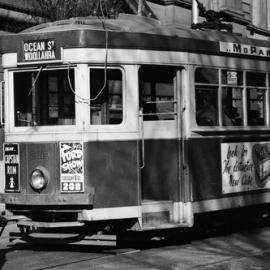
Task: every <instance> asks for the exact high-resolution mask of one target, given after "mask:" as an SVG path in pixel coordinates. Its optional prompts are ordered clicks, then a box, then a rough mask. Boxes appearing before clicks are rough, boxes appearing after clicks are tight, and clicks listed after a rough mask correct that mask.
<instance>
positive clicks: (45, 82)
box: [14, 69, 75, 126]
mask: <svg viewBox="0 0 270 270" xmlns="http://www.w3.org/2000/svg"><path fill="white" fill-rule="evenodd" d="M73 88H74V70H72V69H71V70H66V69H59V70H44V71H41V70H40V71H39V72H37V71H27V72H15V73H14V98H15V99H14V104H15V113H14V115H15V126H30V125H37V126H46V125H74V124H75V100H74V93H73V92H72V89H73Z"/></svg>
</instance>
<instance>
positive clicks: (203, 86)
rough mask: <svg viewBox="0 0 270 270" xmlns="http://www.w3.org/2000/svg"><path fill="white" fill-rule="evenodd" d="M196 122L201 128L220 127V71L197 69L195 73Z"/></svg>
mask: <svg viewBox="0 0 270 270" xmlns="http://www.w3.org/2000/svg"><path fill="white" fill-rule="evenodd" d="M195 103H196V121H197V124H198V125H199V126H217V125H218V70H217V69H210V68H197V69H196V72H195Z"/></svg>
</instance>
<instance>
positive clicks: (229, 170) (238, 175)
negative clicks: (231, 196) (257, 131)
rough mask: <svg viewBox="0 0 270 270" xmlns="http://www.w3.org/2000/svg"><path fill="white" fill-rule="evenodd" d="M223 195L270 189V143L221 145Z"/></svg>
mask: <svg viewBox="0 0 270 270" xmlns="http://www.w3.org/2000/svg"><path fill="white" fill-rule="evenodd" d="M221 173H222V193H224V194H226V193H234V192H244V191H250V190H258V189H267V188H270V142H239V143H221Z"/></svg>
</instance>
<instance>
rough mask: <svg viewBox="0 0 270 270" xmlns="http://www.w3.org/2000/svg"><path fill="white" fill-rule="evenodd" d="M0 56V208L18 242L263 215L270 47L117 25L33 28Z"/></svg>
mask: <svg viewBox="0 0 270 270" xmlns="http://www.w3.org/2000/svg"><path fill="white" fill-rule="evenodd" d="M0 44H1V45H0V46H1V49H0V50H1V53H2V66H3V72H4V97H3V99H4V105H2V104H1V106H2V108H1V110H0V111H1V112H2V111H3V112H4V115H2V116H1V119H2V118H3V117H4V122H5V123H4V124H3V128H4V143H3V159H4V167H5V173H4V175H3V176H2V178H1V181H4V182H5V190H4V193H3V194H1V195H0V202H1V203H4V204H5V206H6V210H7V211H8V212H9V213H12V214H14V215H23V216H24V217H25V219H24V220H21V221H19V222H18V226H20V228H21V229H22V230H23V231H24V229H31V228H58V227H59V228H61V227H70V228H71V227H76V226H83V227H84V228H87V229H89V232H92V233H93V231H95V230H96V232H97V231H99V232H100V231H106V230H107V231H110V230H113V231H115V232H118V231H123V230H137V231H147V230H154V229H158V230H159V229H168V228H178V227H179V228H182V227H184V228H187V227H192V226H193V225H194V220H195V219H196V217H197V216H198V215H204V214H205V215H207V214H209V213H225V212H226V213H228V211H229V212H230V211H237V213H238V214H239V215H240V216H241V214H244V213H247V214H248V215H249V216H250V215H252V214H258V213H259V212H260V211H259V210H261V209H263V210H264V212H266V213H268V211H269V206H270V204H269V203H270V196H269V188H270V181H269V180H270V106H269V100H270V96H269V95H270V93H269V91H270V61H269V57H270V46H269V42H267V41H262V40H255V39H248V38H245V37H242V36H240V35H239V34H234V33H228V32H223V31H216V30H193V29H190V28H185V27H182V26H181V27H180V26H177V25H175V26H173V25H170V26H168V25H162V24H161V23H160V22H159V21H157V20H153V19H146V18H141V17H138V16H134V15H122V14H121V15H120V16H119V18H118V19H106V20H101V19H86V18H84V19H83V18H82V19H80V18H76V19H70V20H65V21H59V22H55V23H49V24H42V25H39V26H35V27H32V28H29V29H27V30H25V31H23V32H21V33H18V34H13V35H7V36H3V37H1V42H0ZM226 217H227V214H226ZM80 228H81V227H80ZM28 231H29V230H28Z"/></svg>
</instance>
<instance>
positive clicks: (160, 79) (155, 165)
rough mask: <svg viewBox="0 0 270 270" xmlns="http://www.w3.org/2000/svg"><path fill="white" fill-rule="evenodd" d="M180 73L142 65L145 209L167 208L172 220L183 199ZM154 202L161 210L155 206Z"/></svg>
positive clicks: (171, 68)
mask: <svg viewBox="0 0 270 270" xmlns="http://www.w3.org/2000/svg"><path fill="white" fill-rule="evenodd" d="M180 74H181V71H180V70H179V69H176V68H175V67H168V66H141V67H140V70H139V85H140V105H141V106H140V108H141V109H140V119H141V121H140V134H141V192H142V195H141V196H142V205H143V212H144V210H145V211H148V210H147V209H148V208H149V206H150V208H151V209H152V210H149V211H150V212H151V211H157V212H158V211H160V212H164V213H166V212H167V214H166V215H167V216H168V218H167V219H168V220H167V221H168V222H171V221H174V220H175V218H174V217H175V213H174V212H177V213H179V209H175V208H179V204H178V202H180V201H181V196H180V185H181V177H180V176H181V172H180V171H179V170H180V168H181V166H180V165H179V164H180V163H181V160H180V159H181V158H180V157H181V155H180V133H181V132H179V130H180V119H179V115H178V102H177V100H178V99H179V90H180V78H181V76H180ZM154 205H156V206H158V207H157V209H159V210H153V209H155V207H154ZM143 214H144V213H143ZM159 214H160V213H159ZM162 218H163V219H164V217H162ZM155 219H156V217H155ZM165 219H166V218H165ZM176 219H178V217H176Z"/></svg>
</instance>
